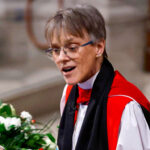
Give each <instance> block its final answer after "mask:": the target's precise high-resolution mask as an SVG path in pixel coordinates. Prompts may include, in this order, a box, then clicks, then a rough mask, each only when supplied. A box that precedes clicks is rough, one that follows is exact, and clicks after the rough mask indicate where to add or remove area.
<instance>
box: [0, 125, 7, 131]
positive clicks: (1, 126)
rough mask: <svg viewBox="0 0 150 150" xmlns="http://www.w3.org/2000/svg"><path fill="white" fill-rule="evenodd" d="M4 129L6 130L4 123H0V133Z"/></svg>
mask: <svg viewBox="0 0 150 150" xmlns="http://www.w3.org/2000/svg"><path fill="white" fill-rule="evenodd" d="M5 131H6V129H5V125H4V124H0V133H3V132H5Z"/></svg>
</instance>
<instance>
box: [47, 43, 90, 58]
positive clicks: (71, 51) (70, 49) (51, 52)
mask: <svg viewBox="0 0 150 150" xmlns="http://www.w3.org/2000/svg"><path fill="white" fill-rule="evenodd" d="M89 44H93V41H88V42H87V43H84V44H82V45H76V44H70V45H68V46H64V47H60V48H49V49H47V50H45V52H46V54H47V55H48V56H49V57H50V58H52V57H54V58H57V57H58V56H59V55H60V51H61V50H63V52H64V54H66V55H67V56H68V57H70V58H72V57H73V56H74V55H75V53H76V52H77V51H78V49H79V48H80V47H84V46H87V45H89Z"/></svg>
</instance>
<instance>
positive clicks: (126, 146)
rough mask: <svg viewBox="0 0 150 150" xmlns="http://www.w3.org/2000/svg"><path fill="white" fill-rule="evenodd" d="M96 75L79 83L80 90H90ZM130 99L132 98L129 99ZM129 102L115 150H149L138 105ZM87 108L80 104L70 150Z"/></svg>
mask: <svg viewBox="0 0 150 150" xmlns="http://www.w3.org/2000/svg"><path fill="white" fill-rule="evenodd" d="M97 74H98V73H96V74H95V75H94V76H93V77H91V78H90V79H89V80H87V81H86V82H84V83H79V84H78V86H80V87H81V88H82V89H91V88H92V87H93V83H94V81H95V79H96V77H97ZM66 88H67V85H66V86H65V88H64V91H63V94H62V98H61V102H60V112H61V114H62V113H63V109H64V106H65V94H66ZM119 96H122V97H123V96H125V95H119ZM131 99H132V98H131ZM132 100H133V101H131V102H129V103H128V104H127V105H126V106H125V109H124V111H123V114H122V117H121V123H120V128H119V135H118V142H117V148H116V150H150V129H149V127H148V124H147V122H146V120H145V117H144V114H143V112H142V109H141V107H140V105H139V104H138V103H137V102H136V101H135V100H134V99H132ZM87 108H88V106H87V105H82V104H80V106H79V111H78V116H77V121H76V124H75V128H74V132H73V137H72V150H75V147H76V143H77V140H78V137H79V133H80V130H81V127H82V123H83V120H84V117H85V114H86V110H87Z"/></svg>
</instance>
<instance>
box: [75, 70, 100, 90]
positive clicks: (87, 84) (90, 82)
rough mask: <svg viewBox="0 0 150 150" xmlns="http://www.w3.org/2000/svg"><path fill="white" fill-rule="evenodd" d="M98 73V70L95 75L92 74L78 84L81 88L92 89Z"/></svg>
mask: <svg viewBox="0 0 150 150" xmlns="http://www.w3.org/2000/svg"><path fill="white" fill-rule="evenodd" d="M98 73H99V71H98V72H97V73H96V74H95V75H93V76H92V77H91V78H90V79H88V80H87V81H85V82H82V83H78V86H79V87H80V88H82V89H92V87H93V84H94V81H95V79H96V77H97V75H98Z"/></svg>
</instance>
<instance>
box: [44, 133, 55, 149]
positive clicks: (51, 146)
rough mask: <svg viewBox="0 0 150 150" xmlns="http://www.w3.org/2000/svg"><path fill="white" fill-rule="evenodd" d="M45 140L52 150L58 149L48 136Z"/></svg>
mask: <svg viewBox="0 0 150 150" xmlns="http://www.w3.org/2000/svg"><path fill="white" fill-rule="evenodd" d="M43 139H44V141H45V142H46V146H49V149H50V150H55V149H56V144H55V143H53V142H52V141H51V140H50V139H49V138H48V137H47V136H45V137H44V138H43Z"/></svg>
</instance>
